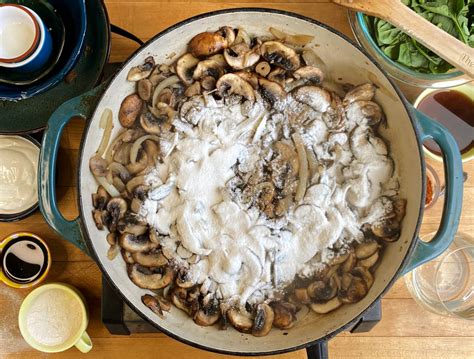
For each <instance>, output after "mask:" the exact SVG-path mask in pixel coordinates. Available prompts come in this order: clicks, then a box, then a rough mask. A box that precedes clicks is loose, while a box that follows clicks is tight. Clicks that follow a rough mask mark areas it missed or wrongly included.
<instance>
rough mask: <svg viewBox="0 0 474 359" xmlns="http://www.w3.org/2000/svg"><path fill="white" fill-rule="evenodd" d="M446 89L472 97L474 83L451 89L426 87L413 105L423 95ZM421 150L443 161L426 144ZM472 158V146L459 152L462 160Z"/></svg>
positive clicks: (473, 152) (417, 104) (415, 104)
mask: <svg viewBox="0 0 474 359" xmlns="http://www.w3.org/2000/svg"><path fill="white" fill-rule="evenodd" d="M447 90H456V91H459V92H461V93H463V94H465V95H467V96H468V97H470V98H471V99H474V83H471V82H468V83H467V84H464V85H461V86H458V87H454V88H452V89H446V90H439V89H435V88H429V89H426V90H424V91H423V92H422V93H421V94H420V95H419V96H418V97H417V99H416V100H415V103H414V104H413V105H414V106H415V108H418V106H419V105H420V103H421V101H423V99H424V98H425V97H427V96H428V95H429V94H431V93H433V92H438V91H447ZM423 152H424V153H425V154H426V155H427V156H428V157H430V158H432V159H434V160H437V161H441V162H442V161H443V157H441V156H440V155H438V154H436V153H433V152H431V151H430V150H429V149H428V148H426V146H423ZM473 158H474V148H471V149H470V150H469V151H467V152H464V153H461V159H462V161H463V162H467V161H470V160H472V159H473Z"/></svg>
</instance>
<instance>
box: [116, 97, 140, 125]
mask: <svg viewBox="0 0 474 359" xmlns="http://www.w3.org/2000/svg"><path fill="white" fill-rule="evenodd" d="M142 107H143V100H142V99H141V98H140V96H138V95H137V94H136V93H132V94H131V95H128V96H127V97H125V98H124V99H123V101H122V104H121V105H120V111H119V121H120V124H121V125H122V126H123V127H127V128H129V127H133V125H134V124H135V120H136V119H137V117H138V115H139V114H140V112H141V110H142Z"/></svg>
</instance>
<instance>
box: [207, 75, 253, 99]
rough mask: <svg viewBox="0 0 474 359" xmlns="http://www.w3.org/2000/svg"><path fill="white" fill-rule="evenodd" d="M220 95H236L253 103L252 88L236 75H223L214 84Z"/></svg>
mask: <svg viewBox="0 0 474 359" xmlns="http://www.w3.org/2000/svg"><path fill="white" fill-rule="evenodd" d="M216 88H217V90H218V91H219V93H220V94H221V95H231V94H236V95H240V96H242V97H244V98H246V99H247V100H249V101H255V92H254V90H253V88H252V86H251V85H250V84H249V83H248V82H247V81H245V80H244V79H242V78H241V77H239V76H238V75H236V74H225V75H224V76H222V77H221V78H220V79H219V80H218V81H217V83H216Z"/></svg>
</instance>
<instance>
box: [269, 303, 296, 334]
mask: <svg viewBox="0 0 474 359" xmlns="http://www.w3.org/2000/svg"><path fill="white" fill-rule="evenodd" d="M271 307H272V308H273V312H274V318H273V326H274V327H276V328H278V329H290V328H291V327H293V325H294V324H295V320H296V317H295V312H294V311H293V310H291V309H290V308H289V307H288V306H286V305H284V304H283V303H281V302H273V303H272V304H271Z"/></svg>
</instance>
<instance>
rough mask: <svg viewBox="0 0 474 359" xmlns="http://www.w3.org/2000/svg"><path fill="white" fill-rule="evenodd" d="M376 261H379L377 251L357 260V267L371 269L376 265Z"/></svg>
mask: <svg viewBox="0 0 474 359" xmlns="http://www.w3.org/2000/svg"><path fill="white" fill-rule="evenodd" d="M378 260H379V251H376V252H375V253H374V254H372V255H371V256H370V257H367V258H365V259H361V260H359V262H357V265H358V266H362V267H365V268H371V267H373V266H374V265H375V264H376V263H377V261H378Z"/></svg>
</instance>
